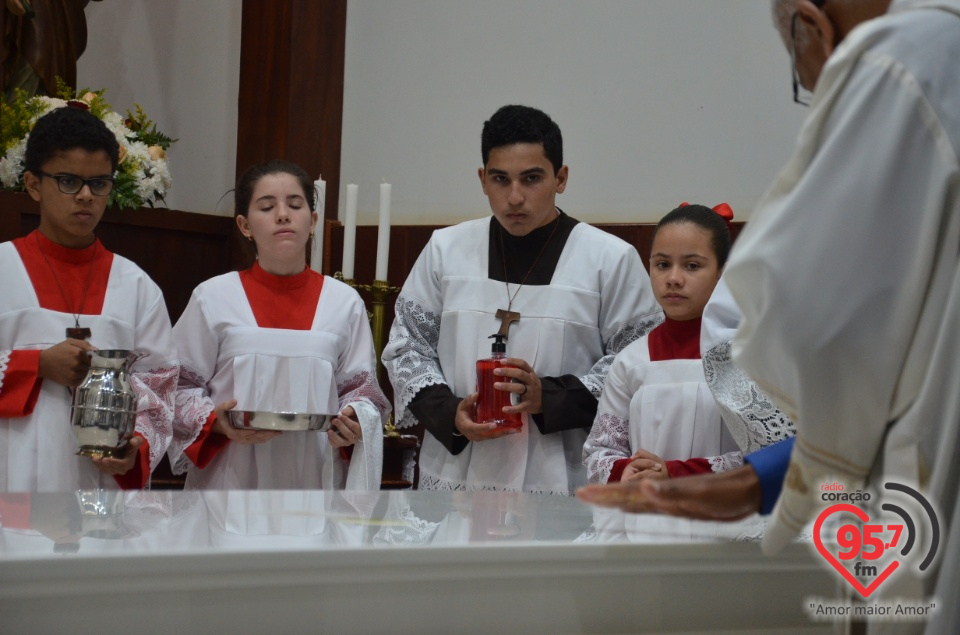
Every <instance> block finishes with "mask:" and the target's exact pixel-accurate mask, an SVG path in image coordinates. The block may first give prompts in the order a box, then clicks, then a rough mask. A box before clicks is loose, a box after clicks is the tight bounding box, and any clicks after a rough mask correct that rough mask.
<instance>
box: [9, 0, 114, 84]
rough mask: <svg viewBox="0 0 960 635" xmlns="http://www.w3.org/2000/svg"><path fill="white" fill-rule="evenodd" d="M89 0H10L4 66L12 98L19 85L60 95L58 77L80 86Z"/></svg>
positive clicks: (85, 46)
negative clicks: (78, 67)
mask: <svg viewBox="0 0 960 635" xmlns="http://www.w3.org/2000/svg"><path fill="white" fill-rule="evenodd" d="M94 1H95V2H99V1H100V0H94ZM89 2H90V0H4V5H3V27H2V38H3V39H2V46H0V68H2V82H3V92H4V95H5V96H6V97H7V98H9V96H10V95H11V94H12V93H13V89H14V88H21V89H23V90H25V91H27V93H28V94H31V95H35V94H46V95H50V96H53V95H56V94H57V83H56V78H57V77H60V78H61V79H63V80H64V81H65V82H66V83H67V84H68V85H69V86H71V87H72V88H73V89H74V90H76V89H77V59H78V58H79V57H80V55H81V54H83V51H84V50H86V48H87V21H86V16H84V13H83V10H84V8H85V7H86V6H87V3H89Z"/></svg>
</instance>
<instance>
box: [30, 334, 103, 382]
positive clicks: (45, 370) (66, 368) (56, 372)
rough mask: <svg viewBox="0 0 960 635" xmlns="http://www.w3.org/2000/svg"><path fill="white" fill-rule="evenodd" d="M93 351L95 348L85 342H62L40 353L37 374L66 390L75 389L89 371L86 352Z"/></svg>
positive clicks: (88, 359) (88, 357)
mask: <svg viewBox="0 0 960 635" xmlns="http://www.w3.org/2000/svg"><path fill="white" fill-rule="evenodd" d="M95 350H97V347H96V346H94V345H93V344H91V343H90V342H87V341H86V340H63V341H62V342H60V343H59V344H55V345H54V346H51V347H50V348H48V349H46V350H44V351H42V352H41V353H40V368H39V370H38V371H37V374H38V375H40V377H43V378H44V379H49V380H50V381H54V382H56V383H58V384H62V385H64V386H66V387H67V388H76V387H77V386H79V385H80V384H82V383H83V380H84V379H85V378H86V376H87V371H88V370H90V356H89V355H88V354H87V351H95Z"/></svg>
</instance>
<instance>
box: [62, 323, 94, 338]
mask: <svg viewBox="0 0 960 635" xmlns="http://www.w3.org/2000/svg"><path fill="white" fill-rule="evenodd" d="M91 335H93V333H92V332H91V331H90V329H89V328H87V327H81V326H71V327H68V328H67V339H68V340H86V339H89V338H90V336H91Z"/></svg>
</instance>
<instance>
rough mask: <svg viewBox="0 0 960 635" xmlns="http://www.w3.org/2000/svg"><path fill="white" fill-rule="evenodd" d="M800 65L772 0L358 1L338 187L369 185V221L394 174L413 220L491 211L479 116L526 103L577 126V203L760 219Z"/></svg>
mask: <svg viewBox="0 0 960 635" xmlns="http://www.w3.org/2000/svg"><path fill="white" fill-rule="evenodd" d="M789 70H790V66H789V58H788V56H787V54H786V52H785V50H784V47H783V44H782V43H781V42H780V40H779V38H778V36H777V33H776V31H775V30H774V28H773V26H772V22H771V18H770V8H769V3H768V2H765V1H760V0H457V1H455V2H454V1H451V0H351V1H350V3H349V5H348V12H347V51H346V81H345V94H344V122H343V146H342V147H343V156H342V172H341V175H342V179H341V190H340V191H341V192H343V191H344V189H345V188H344V187H343V185H344V184H346V183H348V182H350V183H357V184H359V186H360V196H359V222H360V223H361V224H374V223H376V210H377V197H378V192H377V187H376V185H377V184H378V183H379V182H380V180H381V179H386V180H387V181H388V182H390V183H392V184H393V201H392V202H393V214H394V217H395V218H396V219H397V222H405V223H424V224H431V223H451V222H455V221H458V220H463V219H467V218H474V217H477V216H480V215H483V214H485V213H488V212H489V208H488V207H487V205H486V200H485V199H484V197H483V194H482V192H481V190H480V185H479V181H478V180H477V176H476V171H477V168H478V167H480V162H481V160H480V130H481V127H482V125H483V122H484V121H485V120H486V119H487V118H489V116H490V115H491V114H493V112H494V111H495V110H496V109H497V108H498V107H499V106H501V105H503V104H506V103H524V104H528V105H531V106H537V107H539V108H541V109H543V110H544V111H546V112H547V113H548V114H550V115H551V116H552V117H553V118H554V120H556V121H557V123H558V124H559V125H560V128H561V130H562V131H563V133H564V142H565V143H564V146H565V147H564V151H565V152H564V158H565V162H566V163H567V164H568V165H569V166H570V183H569V186H568V187H567V190H566V192H565V193H564V194H563V195H561V196H560V197H559V198H558V205H560V207H562V208H563V209H564V210H565V211H567V212H568V213H570V214H571V215H573V216H575V217H579V218H580V219H582V220H588V221H637V220H657V219H659V217H660V216H662V215H663V214H664V213H666V212H668V211H669V210H671V209H673V207H675V206H676V205H677V204H678V203H680V202H681V201H684V200H688V201H692V202H702V203H707V204H715V203H719V202H721V201H727V202H729V203H730V204H731V205H732V206H733V208H734V210H735V212H736V213H737V217H738V218H744V217H747V216H749V213H750V210H751V209H752V207H753V206H754V204H755V203H756V202H757V199H758V198H759V196H760V195H761V194H762V193H763V191H764V189H765V188H766V186H767V184H768V183H769V182H770V181H771V180H772V178H773V177H774V176H775V174H776V172H777V170H778V169H779V167H780V166H781V165H782V164H783V163H785V162H786V159H787V158H788V156H789V151H790V149H791V148H792V146H793V142H794V138H795V135H796V131H797V129H798V127H799V124H800V121H801V119H802V117H803V115H804V112H803V111H804V109H803V108H802V107H800V106H796V105H794V104H793V103H792V98H791V95H790V72H789ZM342 207H343V196H342V195H341V202H340V208H341V209H342Z"/></svg>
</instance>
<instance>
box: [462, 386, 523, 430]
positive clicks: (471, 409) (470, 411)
mask: <svg viewBox="0 0 960 635" xmlns="http://www.w3.org/2000/svg"><path fill="white" fill-rule="evenodd" d="M494 372H497V371H496V370H495V371H494ZM496 385H497V384H496V383H495V384H494V386H496ZM479 398H480V393H477V392H475V393H473V394H472V395H467V396H466V398H465V399H464V400H463V401H461V402H460V405H459V406H457V417H456V419H454V421H453V424H454V426H455V427H456V430H455V431H454V434H459V435H460V436H463V437H466V438H467V440H468V441H489V440H490V439H499V438H500V437H502V436H506V435H508V434H516V433H518V432H520V430H518V429H516V428H507V427H503V426H498V425H497V424H495V423H477V422H476V421H474V419H473V415H474V413H475V412H476V411H477V399H479Z"/></svg>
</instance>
